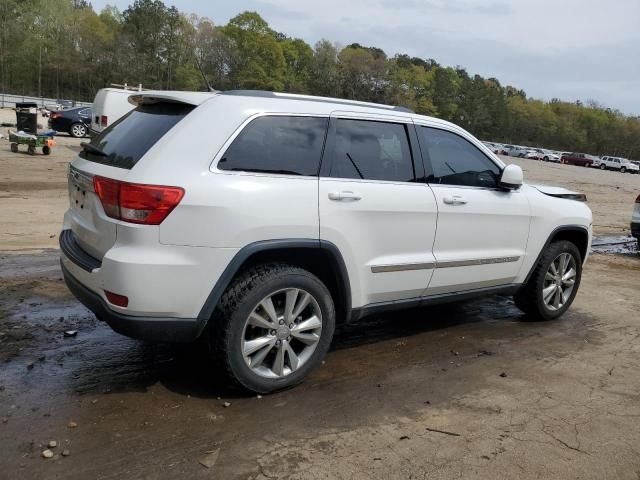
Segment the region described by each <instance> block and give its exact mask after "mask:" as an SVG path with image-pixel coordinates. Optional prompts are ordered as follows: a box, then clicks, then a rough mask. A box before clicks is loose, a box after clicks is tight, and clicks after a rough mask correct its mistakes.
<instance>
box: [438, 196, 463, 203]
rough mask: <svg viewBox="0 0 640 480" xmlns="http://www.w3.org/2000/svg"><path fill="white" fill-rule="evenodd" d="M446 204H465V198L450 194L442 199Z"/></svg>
mask: <svg viewBox="0 0 640 480" xmlns="http://www.w3.org/2000/svg"><path fill="white" fill-rule="evenodd" d="M442 201H443V202H444V203H446V204H447V205H465V204H466V203H467V200H466V199H465V198H464V197H463V196H461V195H451V196H449V197H444V198H443V199H442Z"/></svg>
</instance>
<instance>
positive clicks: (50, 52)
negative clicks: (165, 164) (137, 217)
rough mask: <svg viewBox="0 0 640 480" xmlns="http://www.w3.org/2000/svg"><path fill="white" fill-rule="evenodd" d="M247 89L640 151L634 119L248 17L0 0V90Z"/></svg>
mask: <svg viewBox="0 0 640 480" xmlns="http://www.w3.org/2000/svg"><path fill="white" fill-rule="evenodd" d="M198 65H199V66H200V67H201V68H202V70H203V72H204V74H205V76H206V77H207V79H208V80H209V82H210V83H211V84H212V85H213V86H214V88H217V89H231V88H248V89H264V90H275V91H282V90H285V91H289V92H295V93H307V94H312V95H322V96H333V97H343V98H349V99H356V100H363V101H369V102H384V103H389V104H394V105H403V106H406V107H409V108H411V109H413V110H414V111H416V112H417V113H421V114H426V115H434V116H438V117H440V118H443V119H445V120H449V121H452V122H454V123H457V124H459V125H461V126H463V127H464V128H466V129H468V130H470V131H471V132H472V133H473V134H475V135H477V136H479V137H480V138H484V139H488V140H495V141H504V142H508V143H516V144H523V145H538V146H544V147H547V148H554V149H558V150H565V151H566V150H572V151H582V152H586V153H592V154H611V155H620V156H626V157H629V158H640V117H637V116H636V117H633V116H625V115H623V114H622V113H620V112H619V111H615V110H611V109H607V108H605V107H603V106H602V105H600V104H598V103H597V102H595V101H592V100H588V101H585V102H580V101H577V102H566V101H560V100H558V99H553V100H551V101H549V102H543V101H540V100H536V99H532V98H528V97H527V95H526V93H525V92H524V91H523V90H521V89H518V88H516V87H514V86H511V85H502V84H500V82H499V81H498V80H497V79H495V78H484V77H482V76H480V75H471V74H469V73H468V72H467V71H466V70H465V69H464V68H462V67H448V66H443V65H440V64H439V63H438V62H437V61H436V60H434V59H432V58H426V59H422V58H418V57H411V56H409V55H406V54H397V55H395V56H394V57H392V58H388V57H387V55H386V53H385V52H384V51H383V50H382V49H380V48H378V47H375V46H372V47H371V46H370V47H367V46H363V45H360V44H358V43H352V44H350V45H348V46H346V47H345V48H338V47H337V46H336V45H334V44H332V43H331V42H330V41H328V40H321V41H319V42H318V43H316V44H315V45H314V47H313V48H311V47H310V46H309V45H308V44H307V43H306V42H304V41H303V40H301V39H294V38H290V37H288V36H287V35H286V33H278V32H275V31H274V30H273V29H272V28H271V27H270V26H269V24H268V23H267V22H266V21H265V20H264V19H263V18H262V17H261V16H260V15H259V14H258V13H256V12H243V13H240V14H239V15H237V16H235V17H234V18H232V19H231V20H230V21H229V22H228V23H227V24H226V25H215V24H214V23H213V22H212V21H211V20H210V19H208V18H203V17H198V16H196V15H189V16H185V15H184V13H182V12H180V11H179V10H178V9H177V8H176V7H173V6H167V5H166V4H165V3H163V1H162V0H135V1H133V2H132V3H131V5H129V7H127V8H126V9H125V10H124V11H123V12H120V11H119V10H118V9H117V8H116V7H112V6H108V7H106V8H104V9H103V10H102V11H101V12H99V13H96V12H95V11H94V10H93V8H92V7H91V5H90V2H88V1H86V0H0V92H4V93H17V94H24V95H37V94H39V93H40V94H41V95H43V96H48V97H55V98H74V99H77V100H91V99H93V96H94V95H95V92H96V91H97V90H98V89H99V88H103V87H106V86H109V85H110V84H111V83H117V84H122V83H128V84H130V85H137V84H138V83H141V84H142V85H143V86H144V87H146V88H159V89H184V90H204V89H205V82H204V81H203V79H202V74H201V72H200V70H199V68H198Z"/></svg>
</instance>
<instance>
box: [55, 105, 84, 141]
mask: <svg viewBox="0 0 640 480" xmlns="http://www.w3.org/2000/svg"><path fill="white" fill-rule="evenodd" d="M90 124H91V108H89V107H79V108H70V109H68V110H57V111H54V112H51V113H50V114H49V128H51V129H52V130H55V131H56V132H65V133H68V134H69V135H71V136H72V137H76V138H82V137H86V136H87V134H88V133H89V125H90Z"/></svg>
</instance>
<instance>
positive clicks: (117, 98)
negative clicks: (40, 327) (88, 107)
mask: <svg viewBox="0 0 640 480" xmlns="http://www.w3.org/2000/svg"><path fill="white" fill-rule="evenodd" d="M136 93H139V91H137V90H128V89H124V88H102V89H100V90H98V93H96V96H95V98H94V99H93V115H92V117H91V130H92V131H93V132H96V133H98V132H101V131H102V130H104V129H105V128H107V127H108V126H109V125H111V124H112V123H114V122H116V121H117V120H119V119H120V118H122V117H123V116H125V115H126V114H127V113H129V112H130V111H131V110H133V108H134V105H133V104H131V103H129V97H130V96H131V95H135V94H136ZM146 93H149V92H148V91H146Z"/></svg>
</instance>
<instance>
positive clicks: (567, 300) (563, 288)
mask: <svg viewBox="0 0 640 480" xmlns="http://www.w3.org/2000/svg"><path fill="white" fill-rule="evenodd" d="M563 260H566V267H565V269H563V263H562V262H563ZM552 265H553V266H552ZM554 270H555V272H556V273H554ZM581 278H582V256H581V255H580V251H579V250H578V248H577V247H576V246H575V244H573V243H571V242H568V241H565V240H561V241H558V242H553V243H551V244H550V245H549V246H548V247H547V249H546V251H545V252H544V253H543V254H542V257H541V258H540V260H539V261H538V264H537V265H536V267H535V270H534V271H533V273H532V274H531V277H530V278H529V281H528V282H527V283H526V284H525V285H524V286H523V287H522V288H521V289H520V290H519V291H518V292H517V293H516V294H515V295H514V301H515V303H516V306H517V307H518V308H519V309H520V310H522V311H523V312H525V313H527V314H528V317H529V319H531V320H552V319H554V318H558V317H559V316H561V315H562V314H563V313H564V312H566V311H567V310H568V308H569V307H570V306H571V304H572V303H573V300H574V298H575V296H576V294H577V293H578V288H579V287H580V279H581ZM571 282H572V283H571ZM558 287H560V292H559V293H558Z"/></svg>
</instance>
